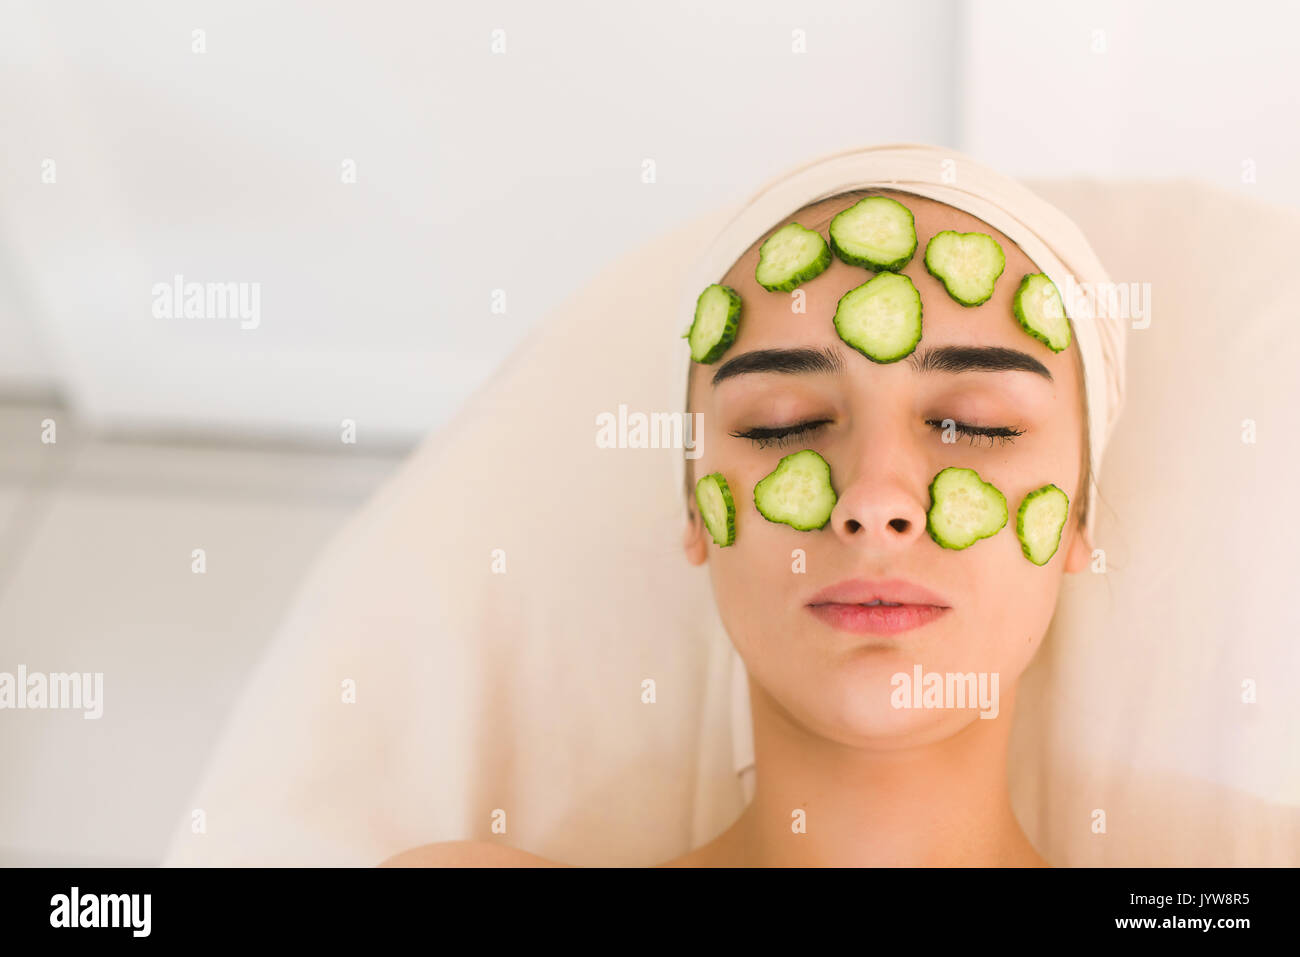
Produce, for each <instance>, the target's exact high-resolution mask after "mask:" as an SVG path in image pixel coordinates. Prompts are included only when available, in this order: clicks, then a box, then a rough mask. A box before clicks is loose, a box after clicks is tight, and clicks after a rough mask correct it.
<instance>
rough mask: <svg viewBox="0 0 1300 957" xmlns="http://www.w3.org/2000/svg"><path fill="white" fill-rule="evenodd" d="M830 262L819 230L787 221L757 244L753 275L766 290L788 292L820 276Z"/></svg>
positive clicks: (828, 251) (829, 252) (827, 249)
mask: <svg viewBox="0 0 1300 957" xmlns="http://www.w3.org/2000/svg"><path fill="white" fill-rule="evenodd" d="M830 264H831V251H830V248H829V247H828V246H827V245H826V240H824V239H822V234H821V233H819V232H817V230H815V229H805V228H804V227H803V226H800V225H799V224H798V223H788V224H787V225H785V226H782V227H781V228H780V229H778V230H777V231H776V232H774V233H773V234H772V235H771V236H769V237H768V238H767V241H766V242H764V243H763V245H762V246H760V247H759V250H758V267H757V268H756V269H755V270H754V278H755V279H757V280H758V284H759V285H760V286H762V287H763V288H764V289H766V290H768V291H769V292H789V291H790V290H791V289H794V288H795V287H796V286H798V285H800V284H801V283H805V282H807V281H808V280H809V279H813V278H815V277H817V276H820V275H821V274H822V273H823V272H824V271H825V270H826V267H827V266H829V265H830Z"/></svg>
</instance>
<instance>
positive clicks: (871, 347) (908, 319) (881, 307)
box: [835, 272, 921, 362]
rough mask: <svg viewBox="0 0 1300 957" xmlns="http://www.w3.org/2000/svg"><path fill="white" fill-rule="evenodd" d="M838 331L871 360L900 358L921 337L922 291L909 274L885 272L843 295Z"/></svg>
mask: <svg viewBox="0 0 1300 957" xmlns="http://www.w3.org/2000/svg"><path fill="white" fill-rule="evenodd" d="M835 331H836V332H837V333H839V336H840V338H841V339H843V340H844V341H845V342H846V343H848V344H849V345H851V346H852V347H853V348H854V349H857V350H858V351H859V352H861V353H862V354H863V355H864V356H866V357H867V358H868V359H870V360H871V361H872V362H897V361H898V360H899V359H902V358H904V357H906V356H909V355H911V354H912V350H913V349H915V348H916V344H917V343H918V342H920V341H921V294H920V293H919V292H917V291H916V287H915V286H913V285H912V280H910V279H908V278H907V277H906V276H903V275H900V274H898V273H892V272H882V273H881V274H880V275H878V276H875V277H873V278H871V279H868V280H867V281H866V282H864V283H863V284H862V285H861V286H858V288H856V289H850V290H849V291H848V292H846V293H845V294H844V295H843V296H841V297H840V301H839V304H838V305H837V306H836V307H835Z"/></svg>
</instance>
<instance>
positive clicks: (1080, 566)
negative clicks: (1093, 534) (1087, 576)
mask: <svg viewBox="0 0 1300 957" xmlns="http://www.w3.org/2000/svg"><path fill="white" fill-rule="evenodd" d="M1069 548H1070V550H1069V552H1068V553H1066V556H1065V570H1066V572H1068V573H1070V574H1075V573H1077V572H1081V571H1084V570H1085V569H1087V568H1088V565H1089V563H1090V562H1091V561H1092V543H1091V542H1090V541H1088V539H1087V537H1086V536H1085V535H1084V533H1083V527H1082V526H1081V525H1077V524H1076V525H1075V526H1074V529H1073V530H1072V531H1071V533H1070V546H1069Z"/></svg>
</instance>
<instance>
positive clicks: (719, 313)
mask: <svg viewBox="0 0 1300 957" xmlns="http://www.w3.org/2000/svg"><path fill="white" fill-rule="evenodd" d="M739 329H740V293H738V292H736V290H734V289H732V288H731V287H730V286H724V285H722V284H721V283H714V284H713V285H712V286H709V287H707V288H706V289H705V290H704V292H702V293H700V298H699V299H697V300H695V319H694V320H693V321H692V322H691V327H690V328H689V329H687V330H686V331H685V332H683V333H682V338H683V339H689V340H690V345H691V358H692V359H694V360H695V361H696V362H704V363H709V362H717V361H718V360H719V359H720V358H722V354H723V353H724V352H726V351H727V349H728V348H730V347H731V344H732V343H733V342H735V341H736V332H737V330H739Z"/></svg>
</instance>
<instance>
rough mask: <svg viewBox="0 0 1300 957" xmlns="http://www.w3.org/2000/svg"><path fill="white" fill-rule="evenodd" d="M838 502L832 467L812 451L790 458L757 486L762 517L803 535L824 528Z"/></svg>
mask: <svg viewBox="0 0 1300 957" xmlns="http://www.w3.org/2000/svg"><path fill="white" fill-rule="evenodd" d="M835 501H836V496H835V489H833V488H832V487H831V467H830V465H828V464H827V462H826V460H825V459H824V458H822V457H821V456H820V455H818V454H817V453H816V452H814V451H813V450H812V449H803V450H801V451H799V452H793V453H791V454H790V455H787V456H786V457H785V458H783V459H781V461H780V462H778V463H777V465H776V468H775V469H773V470H772V472H771V473H769V474H768V475H767V476H766V477H765V478H762V479H760V480H759V482H758V484H757V485H755V486H754V505H755V506H756V507H757V508H758V511H759V514H761V515H762V516H763V517H764V518H765V519H767V520H768V521H769V522H779V523H781V524H783V525H789V526H790V527H791V528H796V529H798V530H799V531H801V532H808V531H812V530H813V529H816V528H822V527H824V526H825V525H826V523H827V522H829V521H830V518H831V509H833V508H834V507H835Z"/></svg>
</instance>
